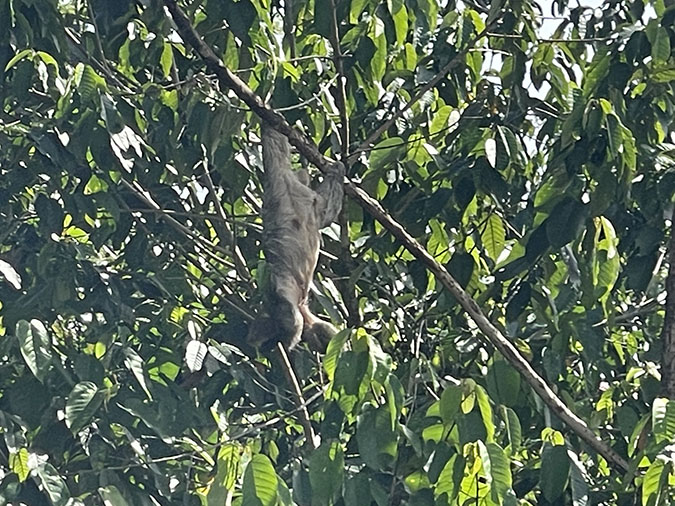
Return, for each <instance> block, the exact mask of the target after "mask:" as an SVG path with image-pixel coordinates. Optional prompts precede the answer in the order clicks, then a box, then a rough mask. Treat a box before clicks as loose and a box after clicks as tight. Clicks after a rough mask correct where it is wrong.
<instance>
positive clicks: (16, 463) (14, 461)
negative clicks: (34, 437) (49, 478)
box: [9, 447, 30, 483]
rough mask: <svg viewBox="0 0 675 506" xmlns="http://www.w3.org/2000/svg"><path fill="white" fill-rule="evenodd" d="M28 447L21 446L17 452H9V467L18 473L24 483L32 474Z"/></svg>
mask: <svg viewBox="0 0 675 506" xmlns="http://www.w3.org/2000/svg"><path fill="white" fill-rule="evenodd" d="M28 456H29V455H28V449H26V448H24V447H21V448H19V450H18V451H16V452H11V453H10V454H9V468H10V470H11V471H12V472H13V473H14V474H16V476H17V477H18V478H19V481H20V482H21V483H23V482H24V481H26V479H27V478H28V475H29V474H30V467H29V466H28Z"/></svg>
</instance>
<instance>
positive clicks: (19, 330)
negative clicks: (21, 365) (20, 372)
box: [16, 319, 52, 381]
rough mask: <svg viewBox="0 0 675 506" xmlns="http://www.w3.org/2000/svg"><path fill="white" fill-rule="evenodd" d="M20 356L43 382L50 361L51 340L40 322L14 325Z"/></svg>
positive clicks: (33, 321)
mask: <svg viewBox="0 0 675 506" xmlns="http://www.w3.org/2000/svg"><path fill="white" fill-rule="evenodd" d="M16 337H17V339H18V340H19V346H20V348H21V354H22V355H23V359H24V360H25V362H26V365H27V366H28V368H29V369H30V371H31V372H32V373H33V375H34V376H35V377H36V378H37V379H39V380H40V381H43V380H44V378H45V375H46V374H47V371H48V370H49V366H50V362H51V359H52V351H51V339H50V337H49V334H48V333H47V329H46V328H45V326H44V324H43V323H42V322H41V321H40V320H35V319H33V320H31V321H30V322H27V321H26V320H21V321H19V322H18V323H17V324H16Z"/></svg>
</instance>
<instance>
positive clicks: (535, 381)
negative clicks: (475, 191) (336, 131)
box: [163, 0, 628, 470]
mask: <svg viewBox="0 0 675 506" xmlns="http://www.w3.org/2000/svg"><path fill="white" fill-rule="evenodd" d="M163 1H164V4H165V5H166V6H167V8H168V9H169V12H170V13H171V15H172V17H173V20H174V22H175V23H176V26H177V28H178V32H179V34H180V36H181V37H182V38H183V40H184V41H186V42H187V43H188V44H190V45H191V46H192V47H193V49H194V50H195V51H196V52H197V53H198V54H199V55H200V56H201V58H202V59H203V60H204V63H205V64H206V66H207V67H208V68H209V70H210V71H211V72H213V73H214V74H216V75H217V76H218V78H219V80H220V82H221V85H223V86H225V87H227V88H229V89H230V90H232V91H233V92H234V93H235V94H236V95H237V96H238V97H239V98H240V99H241V100H242V101H243V102H244V103H246V104H247V105H248V106H249V107H250V108H251V109H252V110H253V111H254V112H255V113H256V114H257V115H258V116H259V117H260V118H261V119H262V120H263V121H266V122H267V123H269V124H270V126H272V127H273V128H275V129H276V130H277V131H279V132H281V133H283V134H284V135H286V136H287V137H288V139H289V142H290V143H291V144H292V145H293V146H295V147H296V148H297V149H298V151H300V153H301V154H302V155H303V156H304V157H305V158H307V160H309V161H310V162H311V163H313V164H314V165H316V166H317V167H318V168H319V169H321V170H326V168H327V167H328V166H329V165H330V164H332V163H335V162H333V161H332V160H330V159H328V158H326V157H325V156H324V155H322V154H321V153H320V152H319V150H318V148H317V147H316V145H314V144H313V143H312V142H311V141H310V140H309V139H307V138H306V137H305V136H304V135H302V134H301V133H300V132H298V131H297V130H295V129H293V128H292V127H291V126H290V125H289V124H288V122H286V120H285V119H284V118H283V117H282V116H281V115H280V114H278V113H276V112H275V111H274V110H272V109H270V108H269V107H267V106H266V105H265V104H264V103H263V101H262V99H261V98H260V97H258V96H257V95H256V94H255V93H254V92H253V90H251V89H250V88H249V87H248V86H247V85H246V84H245V83H244V82H243V81H241V79H239V78H238V77H237V76H236V75H234V74H233V73H232V72H231V71H230V70H229V69H228V68H226V67H225V66H223V64H222V63H221V62H220V60H219V59H218V57H217V56H216V55H215V54H214V52H213V51H212V50H211V49H210V48H209V47H208V46H207V45H206V44H205V43H204V42H203V41H202V40H201V38H200V37H199V34H198V33H197V32H196V31H195V29H194V28H193V27H192V25H191V23H190V21H189V19H188V18H187V16H186V15H185V14H184V13H183V12H182V10H181V9H180V8H179V7H178V6H177V4H176V0H163ZM483 35H484V34H483V33H482V34H481V35H479V37H482V36H483ZM465 52H466V50H464V51H462V52H460V53H459V54H464V53H465ZM458 58H459V55H458V56H457V57H455V58H454V59H453V60H451V62H449V63H448V64H446V66H445V67H444V70H446V71H449V70H450V69H451V68H452V67H454V66H455V65H457V64H458V63H459V61H458ZM437 77H438V76H437ZM435 79H436V78H435ZM438 80H440V77H438V79H437V80H436V81H435V82H438ZM432 81H433V80H432ZM432 81H430V83H431V82H432ZM435 82H434V84H435ZM432 86H433V84H431V85H429V83H427V85H425V87H424V88H423V89H421V90H420V92H419V93H424V92H426V90H425V88H426V89H430V88H431V87H432ZM423 90H424V91H423ZM419 93H418V95H419ZM397 114H398V113H397ZM383 131H384V130H383ZM378 135H379V134H378ZM372 137H373V136H372V135H371V136H370V137H369V139H370V138H372ZM345 191H346V193H347V195H349V196H350V197H351V198H352V199H354V200H355V201H356V202H357V203H358V204H359V205H360V206H361V207H362V208H363V209H365V210H366V211H367V212H369V213H370V214H371V215H372V216H373V217H374V218H375V219H377V220H378V221H379V222H380V223H381V224H382V226H384V227H385V228H386V229H387V230H389V232H390V233H391V234H392V235H393V236H394V237H396V238H397V239H398V240H399V241H400V242H401V243H402V244H403V245H404V246H405V247H406V248H407V249H408V251H410V252H411V253H412V254H413V256H415V257H416V258H417V259H418V260H419V261H421V262H422V263H423V264H424V265H425V266H426V267H427V268H428V269H429V270H430V271H431V272H432V273H433V274H434V275H435V276H436V278H437V279H438V280H439V281H440V282H441V284H442V285H443V286H444V287H445V288H447V289H448V290H449V291H450V293H452V294H453V295H454V296H455V298H456V299H457V300H458V301H459V303H460V304H461V305H462V307H463V308H464V310H465V311H466V312H467V313H468V314H469V316H471V318H472V319H473V320H474V322H475V323H476V325H477V326H478V328H480V330H481V331H482V332H483V334H484V335H485V337H486V338H487V340H488V341H489V342H490V343H491V344H492V345H493V346H494V347H495V348H497V349H498V350H499V351H500V352H501V354H502V355H503V356H504V357H505V358H506V359H507V360H508V361H509V363H510V364H511V365H512V366H513V367H515V368H516V370H518V371H519V372H520V374H521V376H522V377H523V379H525V381H526V382H527V383H528V384H529V385H530V386H531V387H532V389H533V390H534V391H535V392H537V394H539V396H540V397H541V399H542V400H543V401H544V403H545V404H546V405H547V406H548V407H549V409H551V410H552V411H553V412H554V413H555V414H556V415H557V416H558V417H559V418H560V419H561V420H562V421H563V422H565V423H566V424H567V425H568V427H570V428H571V429H572V430H573V431H574V432H575V433H576V434H577V435H578V436H579V437H580V438H581V439H582V440H583V441H584V442H586V443H587V444H588V445H589V446H590V447H591V448H593V449H594V450H595V451H597V452H598V453H599V454H600V455H602V456H603V457H604V458H605V459H606V460H607V461H608V462H609V463H610V464H612V465H613V466H616V467H618V468H621V469H624V470H626V469H628V463H627V462H626V460H625V459H624V458H623V457H621V456H620V455H619V454H618V453H616V452H615V451H614V450H613V449H612V448H611V447H610V446H609V445H608V444H607V443H605V442H604V441H603V440H602V439H600V438H599V437H598V436H596V434H595V433H594V432H593V431H592V430H591V429H590V428H589V427H588V425H586V423H585V422H584V421H583V420H582V419H581V418H579V417H578V416H577V415H575V414H574V413H573V412H572V410H570V408H568V407H567V406H566V405H565V404H564V403H563V402H562V400H560V398H559V397H558V396H557V395H556V394H555V392H553V390H552V389H551V387H549V386H548V384H547V383H546V382H545V381H544V380H543V379H542V378H541V376H539V375H538V374H537V372H536V371H535V370H534V369H533V368H532V366H531V365H530V364H529V362H527V360H525V358H523V356H522V355H521V354H520V353H519V352H518V350H517V349H516V347H515V346H514V345H513V344H512V343H511V341H509V340H508V339H507V338H506V337H505V336H504V335H503V334H502V333H501V332H500V331H499V329H497V327H495V326H494V325H493V324H492V322H491V321H490V320H489V319H488V318H487V316H485V314H484V313H483V312H482V310H481V309H480V307H479V306H478V304H477V303H476V302H475V301H474V300H473V299H472V298H471V296H470V295H469V294H468V293H467V292H466V291H465V290H464V289H463V288H462V287H461V285H460V284H459V283H458V282H457V281H456V280H455V279H454V278H453V277H452V276H451V275H450V273H449V272H448V271H447V270H446V269H445V267H443V266H442V265H441V264H439V263H438V262H437V261H436V260H435V259H434V258H433V257H432V256H431V254H429V252H428V251H426V250H425V249H424V247H423V246H422V245H421V244H420V243H419V242H418V241H417V240H416V239H415V238H414V237H412V236H411V235H410V234H409V233H408V232H407V231H406V230H405V228H403V226H402V225H401V224H400V223H398V222H396V221H395V220H394V219H393V218H392V217H391V216H390V215H389V214H388V213H387V212H386V211H385V210H384V209H383V208H382V206H381V205H380V203H379V202H378V201H377V200H375V199H373V198H372V197H371V196H370V195H368V194H367V193H366V192H365V191H364V190H363V189H361V188H360V187H359V186H358V185H356V184H355V183H354V182H353V181H351V180H348V181H347V182H346V183H345Z"/></svg>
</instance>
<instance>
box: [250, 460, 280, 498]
mask: <svg viewBox="0 0 675 506" xmlns="http://www.w3.org/2000/svg"><path fill="white" fill-rule="evenodd" d="M277 481H278V478H277V474H276V473H275V472H274V467H273V466H272V462H271V461H270V459H269V458H268V457H267V456H265V455H262V454H260V453H258V454H255V455H253V457H252V458H251V461H250V462H249V463H248V465H247V466H246V471H245V472H244V483H243V487H242V492H243V501H242V505H244V506H273V505H274V504H275V503H276V500H277Z"/></svg>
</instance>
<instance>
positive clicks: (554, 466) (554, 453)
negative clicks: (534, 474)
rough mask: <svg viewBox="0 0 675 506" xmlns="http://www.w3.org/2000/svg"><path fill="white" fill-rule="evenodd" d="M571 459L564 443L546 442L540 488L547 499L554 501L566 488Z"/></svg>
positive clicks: (542, 455) (540, 474) (542, 457)
mask: <svg viewBox="0 0 675 506" xmlns="http://www.w3.org/2000/svg"><path fill="white" fill-rule="evenodd" d="M569 470H570V461H569V457H568V456H567V448H565V446H564V445H556V446H552V445H550V444H549V443H544V449H543V451H542V454H541V471H540V472H539V488H541V491H542V493H543V494H544V497H545V498H546V500H547V501H548V502H550V503H554V502H555V501H556V500H557V499H558V498H559V497H560V496H561V495H562V493H563V490H565V484H566V483H567V476H568V474H569Z"/></svg>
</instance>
